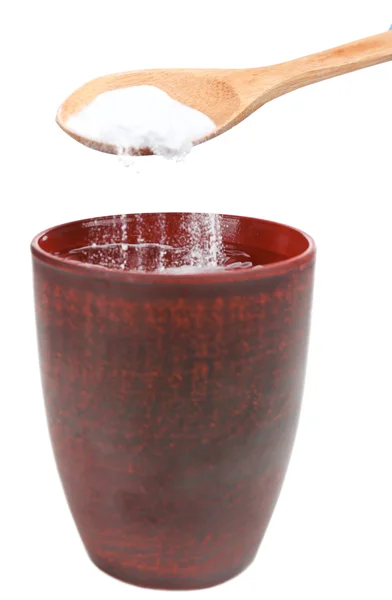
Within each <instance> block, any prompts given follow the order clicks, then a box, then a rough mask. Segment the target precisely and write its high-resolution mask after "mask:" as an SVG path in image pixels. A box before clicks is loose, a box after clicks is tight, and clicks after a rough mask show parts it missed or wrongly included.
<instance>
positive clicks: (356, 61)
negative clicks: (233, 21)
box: [251, 31, 392, 100]
mask: <svg viewBox="0 0 392 600" xmlns="http://www.w3.org/2000/svg"><path fill="white" fill-rule="evenodd" d="M388 60H392V31H386V32H385V33H380V34H378V35H373V36H372V37H368V38H364V39H362V40H359V41H356V42H351V43H350V44H345V45H344V46H338V47H337V48H332V49H331V50H325V51H324V52H319V53H317V54H312V55H310V56H305V57H303V58H297V59H295V60H291V61H289V62H285V63H281V64H278V65H274V66H271V67H267V68H264V69H254V70H252V71H253V78H252V79H253V81H252V83H251V85H252V88H253V90H254V92H256V88H257V83H258V82H259V86H260V88H259V90H260V92H262V91H263V88H264V90H265V82H266V76H267V78H268V80H269V86H268V87H270V92H271V98H269V99H271V100H272V99H273V98H276V97H278V96H281V95H283V94H286V93H287V92H291V91H293V90H295V89H297V88H300V87H304V86H306V85H310V84H312V83H316V82H317V81H323V80H324V79H330V78H331V77H336V76H337V75H343V74H344V73H350V72H351V71H357V70H358V69H363V68H365V67H371V66H372V65H377V64H379V63H383V62H387V61H388Z"/></svg>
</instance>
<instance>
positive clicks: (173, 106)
mask: <svg viewBox="0 0 392 600" xmlns="http://www.w3.org/2000/svg"><path fill="white" fill-rule="evenodd" d="M66 124H67V127H68V129H70V130H71V131H73V132H74V133H76V134H77V135H80V136H81V137H85V138H88V139H90V140H94V141H95V142H101V143H106V144H112V145H114V146H115V147H116V149H117V153H118V154H119V155H120V156H123V157H124V155H127V154H128V155H129V154H134V153H136V154H137V153H138V152H139V151H141V150H143V149H146V148H149V149H150V150H151V151H152V152H153V154H158V155H160V156H164V157H166V158H182V157H184V156H185V155H186V154H188V152H190V150H191V149H192V145H193V142H194V141H196V140H198V139H200V138H203V137H205V136H206V135H208V134H210V133H212V132H213V131H215V129H216V126H215V123H214V122H213V121H212V120H211V119H210V118H209V117H207V115H205V114H203V113H202V112H200V111H198V110H195V109H194V108H191V107H190V106H186V105H185V104H182V103H181V102H177V101H176V100H174V99H173V98H171V97H170V96H169V95H168V94H166V92H164V91H163V90H160V89H159V88H157V87H155V86H152V85H140V86H133V87H126V88H120V89H117V90H110V91H108V92H105V93H103V94H100V95H99V96H97V97H96V98H95V99H94V100H93V101H92V102H91V103H90V104H88V105H87V106H85V107H84V108H83V109H82V110H81V111H80V112H79V113H76V114H75V115H73V116H71V117H70V118H69V119H68V121H67V123H66Z"/></svg>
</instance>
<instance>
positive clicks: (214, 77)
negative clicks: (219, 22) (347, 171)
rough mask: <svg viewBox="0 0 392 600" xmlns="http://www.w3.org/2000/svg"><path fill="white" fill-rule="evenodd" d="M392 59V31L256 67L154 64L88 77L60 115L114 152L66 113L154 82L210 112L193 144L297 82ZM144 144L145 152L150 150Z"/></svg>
mask: <svg viewBox="0 0 392 600" xmlns="http://www.w3.org/2000/svg"><path fill="white" fill-rule="evenodd" d="M389 60H392V31H387V32H385V33H381V34H379V35H374V36H372V37H368V38H365V39H362V40H359V41H356V42H352V43H350V44H345V45H343V46H338V47H337V48H332V49H331V50H325V51H324V52H319V53H317V54H312V55H310V56H306V57H303V58H298V59H295V60H291V61H289V62H285V63H281V64H278V65H273V66H269V67H261V68H254V69H188V70H186V69H155V70H149V71H130V72H127V73H117V74H113V75H106V76H103V77H99V78H98V79H94V80H93V81H90V82H89V83H86V84H85V85H83V86H82V87H81V88H79V89H78V90H76V91H75V92H73V94H71V96H69V97H68V98H67V100H66V101H65V102H64V103H63V104H62V105H61V106H60V108H59V110H58V112H57V117H56V121H57V123H58V125H59V126H60V127H61V128H62V129H63V130H64V131H65V132H66V133H68V134H69V135H71V136H72V137H73V138H75V139H76V140H77V141H79V142H81V143H83V144H85V145H86V146H89V147H91V148H94V149H96V150H100V151H101V152H109V153H112V154H113V153H116V147H115V146H113V145H110V144H104V143H100V142H99V141H97V140H89V139H86V138H82V137H80V136H78V135H76V134H75V133H74V132H72V131H70V130H69V129H68V128H67V120H68V118H69V117H70V116H71V115H73V114H75V113H77V112H79V111H80V110H81V109H82V108H84V107H85V106H86V105H87V104H89V103H90V102H91V101H92V100H94V98H96V96H98V95H99V94H102V93H104V92H107V91H109V90H113V89H117V88H123V87H129V86H135V85H154V86H156V87H159V88H161V89H162V90H164V91H165V92H167V93H168V94H169V95H170V96H171V97H172V98H174V99H175V100H178V101H180V102H182V103H183V104H187V105H188V106H191V107H192V108H196V109H198V110H200V111H201V112H203V113H205V114H206V115H208V116H209V117H210V118H211V119H212V120H213V121H214V123H215V124H216V130H215V131H214V132H213V133H212V134H211V135H209V136H208V137H205V138H203V139H199V140H195V144H199V143H202V142H205V141H207V140H208V139H211V138H213V137H216V136H218V135H220V134H222V133H224V132H225V131H227V130H228V129H231V127H233V126H234V125H237V124H238V123H240V122H241V121H242V120H243V119H245V118H246V117H248V116H249V115H250V114H252V113H253V112H254V111H255V110H257V109H258V108H260V107H261V106H262V105H263V104H266V103H267V102H269V101H271V100H273V99H274V98H277V97H279V96H282V95H283V94H287V93H288V92H292V91H293V90H296V89H298V88H301V87H304V86H306V85H310V84H312V83H316V82H318V81H323V80H324V79H329V78H331V77H336V76H338V75H343V74H344V73H350V72H351V71H356V70H358V69H363V68H365V67H371V66H373V65H377V64H379V63H383V62H386V61H389ZM148 153H149V150H148V149H145V151H143V154H148Z"/></svg>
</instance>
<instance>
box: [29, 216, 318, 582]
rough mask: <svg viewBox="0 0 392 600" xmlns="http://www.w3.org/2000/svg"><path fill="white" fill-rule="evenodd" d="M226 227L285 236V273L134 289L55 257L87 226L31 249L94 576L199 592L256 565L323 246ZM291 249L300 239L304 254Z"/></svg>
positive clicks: (49, 384) (54, 401)
mask: <svg viewBox="0 0 392 600" xmlns="http://www.w3.org/2000/svg"><path fill="white" fill-rule="evenodd" d="M176 218H177V219H178V218H179V216H178V215H177V216H176V215H172V216H170V215H168V219H176ZM131 219H132V217H130V220H131ZM230 219H232V220H233V221H231V220H230ZM234 219H237V222H236V224H235V223H234ZM173 222H174V221H173ZM227 223H228V226H227V227H226V230H227V231H228V232H230V231H231V232H232V234H233V236H234V237H235V236H236V235H237V236H239V237H241V236H242V237H243V239H245V238H246V239H249V240H250V241H251V243H252V244H256V243H258V244H259V246H260V248H262V245H263V243H265V240H267V241H268V240H269V241H268V244H269V247H270V248H271V246H273V244H274V240H276V239H278V237H279V236H282V235H283V234H282V232H283V233H284V235H283V237H286V238H287V239H286V243H285V244H284V243H283V242H279V243H280V244H282V243H283V245H286V248H289V250H288V251H287V253H288V254H287V256H288V260H287V261H284V262H280V263H276V264H274V265H269V266H267V267H266V268H264V269H257V270H254V271H252V273H251V272H250V271H249V272H248V276H246V274H245V275H244V273H240V272H238V274H234V275H233V274H231V275H230V276H229V275H228V274H226V276H225V275H221V274H220V275H219V277H214V276H213V275H211V274H208V275H205V276H201V275H194V276H190V277H181V276H177V277H176V276H170V277H169V276H167V277H165V276H162V275H155V276H152V275H150V276H149V275H148V274H138V275H137V276H136V275H135V276H128V277H127V274H124V273H119V272H117V274H114V273H112V272H110V271H106V272H104V271H103V270H99V269H94V268H90V269H89V268H88V266H85V265H76V266H75V265H72V263H71V264H69V263H67V264H65V261H64V264H62V262H61V259H59V258H52V257H51V253H52V252H54V249H55V248H58V249H61V248H60V246H61V244H63V246H64V244H65V245H66V244H67V243H68V242H67V240H69V239H70V238H72V239H76V238H77V236H78V235H79V234H80V231H81V229H82V227H85V226H83V225H82V224H78V223H76V224H72V225H67V226H64V227H63V228H57V229H55V230H49V231H47V232H45V234H42V235H41V236H38V237H37V238H36V239H35V240H34V242H33V255H34V278H35V300H36V316H37V329H38V341H39V352H40V362H41V372H42V381H43V389H44V396H45V403H46V410H47V416H48V422H49V430H50V435H51V440H52V444H53V448H54V453H55V456H56V461H57V466H58V470H59V473H60V477H61V480H62V482H63V486H64V490H65V493H66V496H67V499H68V503H69V506H70V509H71V511H72V514H73V517H74V519H75V522H76V525H77V527H78V530H79V533H80V535H81V538H82V540H83V542H84V544H85V547H86V549H87V552H88V554H89V555H90V557H91V559H92V560H93V562H94V563H95V564H96V565H97V566H98V567H100V568H101V569H102V570H104V571H106V572H107V573H109V574H111V575H113V576H115V577H117V578H119V579H122V580H125V581H127V582H131V583H135V584H138V585H142V586H148V587H157V588H166V589H192V588H203V587H207V586H211V585H215V584H217V583H220V582H223V581H225V580H227V579H229V578H231V577H233V576H235V575H236V574H238V573H240V572H241V571H242V570H243V569H244V568H245V567H246V566H247V565H249V563H250V562H251V561H252V559H253V558H254V556H255V554H256V552H257V549H258V546H259V544H260V542H261V539H262V537H263V535H264V532H265V530H266V528H267V525H268V522H269V520H270V517H271V515H272V512H273V509H274V506H275V503H276V501H277V498H278V495H279V491H280V489H281V486H282V482H283V479H284V476H285V472H286V468H287V465H288V461H289V457H290V453H291V449H292V445H293V441H294V436H295V432H296V427H297V421H298V416H299V410H300V403H301V396H302V388H303V382H304V374H305V365H306V354H307V343H308V332H309V318H310V309H311V297H312V286H313V267H314V247H313V242H312V241H311V240H310V239H309V238H307V237H305V236H304V235H303V234H301V233H299V232H298V231H296V230H291V229H290V228H284V227H283V226H280V225H277V224H273V223H268V222H264V221H259V220H256V219H243V218H240V217H238V218H234V217H227ZM233 223H234V224H233ZM67 228H68V229H67ZM264 230H265V235H263V231H264ZM78 231H79V233H77V232H78ZM274 231H275V235H274ZM59 232H60V233H59ZM64 232H65V233H64ZM67 232H68V233H67ZM72 232H73V233H72ZM75 232H76V233H75ZM233 232H234V233H233ZM247 232H248V233H247ZM290 232H292V233H290ZM60 234H61V235H60ZM80 235H82V234H80ZM227 235H229V233H227ZM290 235H291V236H292V238H293V239H294V238H296V236H297V237H298V240H299V236H301V243H302V246H301V244H300V243H299V242H298V244H297V246H298V248H297V252H298V253H297V254H295V244H294V243H292V241H290V240H289V236H290ZM244 236H245V238H244ZM232 239H233V238H232ZM255 240H256V241H255ZM45 243H46V246H45ZM50 244H52V246H51V245H50ZM290 244H292V245H291V246H290ZM44 248H46V250H45V249H44ZM48 249H49V250H48ZM266 249H268V248H266ZM275 249H276V248H275ZM301 249H302V250H301ZM299 250H301V252H300V251H299ZM290 253H291V255H290ZM257 271H258V273H257ZM250 273H251V274H250ZM247 277H248V278H247ZM59 543H61V542H60V541H59Z"/></svg>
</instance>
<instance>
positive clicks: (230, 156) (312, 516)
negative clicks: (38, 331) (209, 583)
mask: <svg viewBox="0 0 392 600" xmlns="http://www.w3.org/2000/svg"><path fill="white" fill-rule="evenodd" d="M391 9H392V6H391V3H390V0H388V1H386V0H385V1H382V0H378V1H377V0H375V1H373V2H371V3H370V2H361V3H360V2H358V0H356V1H354V0H345V1H342V0H330V1H329V2H326V3H321V2H313V1H310V0H307V1H306V0H296V1H295V2H293V1H292V0H280V1H279V0H274V1H269V2H267V1H261V0H259V1H257V2H256V1H254V0H241V2H229V1H228V0H208V1H204V0H198V1H197V2H186V1H184V0H179V1H176V0H157V1H156V2H153V1H151V0H150V1H149V2H147V1H142V0H140V2H138V3H136V2H134V1H132V0H128V1H116V0H113V1H111V2H100V1H98V0H94V1H90V0H88V1H87V0H85V1H83V0H68V1H67V2H65V3H64V2H59V1H58V0H51V1H44V0H35V1H34V2H31V1H27V0H26V1H25V2H21V1H15V2H12V3H4V7H3V8H2V9H0V10H1V15H0V28H1V32H0V33H1V35H0V44H1V46H2V48H1V57H2V67H1V75H2V80H3V84H4V86H2V87H3V91H2V92H1V94H2V95H1V97H0V102H1V126H0V132H1V138H0V142H1V144H0V152H1V154H2V160H1V178H0V186H1V193H0V194H1V195H0V197H1V213H0V214H1V235H2V244H1V248H2V251H1V280H0V286H1V295H0V302H1V311H0V315H1V330H0V339H1V347H2V350H3V358H2V360H1V363H0V364H1V367H0V368H1V406H2V421H1V436H0V440H1V463H2V465H1V480H2V484H3V491H2V494H1V497H0V498H1V499H0V502H1V513H0V514H1V533H0V552H1V554H2V557H1V565H2V569H1V571H2V572H1V575H0V595H1V596H2V598H4V599H5V600H13V599H19V598H27V597H28V598H46V597H48V598H56V600H62V599H69V598H73V599H76V600H78V599H79V598H80V599H82V598H95V599H96V600H99V599H103V598H105V599H106V598H111V599H117V598H118V599H123V598H130V597H132V598H152V597H153V596H154V597H159V594H160V593H161V592H153V591H149V590H142V589H138V588H133V587H130V586H127V585H126V584H123V583H120V582H118V581H116V580H114V579H111V578H109V577H107V576H106V575H104V574H103V573H101V572H100V571H99V570H98V569H96V568H95V567H94V566H93V565H92V564H91V563H90V562H89V560H88V558H87V556H86V554H85V551H84V549H83V546H82V544H81V542H80V540H79V537H78V534H77V532H76V529H75V526H74V524H73V521H72V518H71V516H70V513H69V511H68V508H67V505H66V501H65V498H64V496H63V492H62V488H61V485H60V481H59V478H58V476H57V472H56V469H55V464H54V459H53V457H52V452H51V447H50V442H49V438H48V433H47V428H46V421H45V414H44V409H43V401H42V394H41V387H40V380H39V371H38V360H37V350H36V341H35V325H34V314H33V298H32V282H31V265H30V256H29V252H30V251H29V243H30V240H31V238H32V237H33V235H35V234H36V233H38V231H41V230H42V229H44V228H46V227H48V226H52V225H55V224H58V223H61V222H64V221H68V220H74V219H78V218H83V217H93V216H98V215H103V214H113V213H122V212H140V211H160V210H166V211H172V210H180V211H181V210H184V211H192V210H193V211H209V212H211V211H215V212H226V213H234V214H243V215H252V216H256V217H265V218H268V219H273V220H277V221H281V222H284V223H288V224H290V225H293V226H297V227H299V228H302V229H304V230H305V231H306V232H308V233H310V234H311V235H312V236H313V237H314V238H315V240H316V242H317V245H318V266H317V279H316V289H315V301H314V313H313V328H312V338H311V346H310V355H309V363H308V374H307V384H306V392H305V396H304V403H303V412H302V418H301V422H300V427H299V430H298V436H297V442H296V445H295V450H294V453H293V457H292V461H291V465H290V468H289V472H288V476H287V478H286V482H285V485H284V489H283V491H282V494H281V497H280V500H279V502H278V505H277V508H276V510H275V513H274V516H273V519H272V521H271V524H270V527H269V529H268V532H267V534H266V536H265V538H264V541H263V543H262V546H261V548H260V551H259V554H258V556H257V559H256V561H255V562H254V564H253V565H252V566H251V567H250V568H249V569H248V570H247V571H246V572H245V573H244V574H243V575H241V576H240V577H238V578H237V579H235V580H233V581H231V582H229V583H227V584H225V585H223V586H219V587H217V588H213V589H210V590H206V591H202V592H194V594H195V597H196V596H197V595H198V594H199V595H200V596H203V597H205V598H208V597H210V598H226V597H227V596H234V595H235V596H238V594H243V595H244V596H246V597H247V598H250V599H253V598H254V599H255V600H256V599H259V598H266V599H267V598H268V600H275V599H279V600H280V599H286V598H292V597H294V598H297V597H298V598H301V599H302V600H308V599H309V600H314V599H317V600H323V599H328V600H330V599H331V598H334V599H338V600H340V599H342V600H343V599H344V600H346V599H347V598H349V599H351V598H353V599H354V598H355V599H356V600H357V599H358V598H372V599H373V598H374V599H377V600H384V599H390V598H391V597H392V583H391V545H392V542H391V539H392V519H391V506H392V491H391V477H392V469H391V459H392V439H391V433H390V432H391V417H392V408H391V406H392V392H391V353H392V351H391V339H392V317H391V314H392V311H391V294H390V290H391V286H390V279H391V241H390V240H391V224H390V203H391V199H392V191H391V156H392V152H391V150H392V143H391V141H392V137H391V107H392V64H391V63H387V64H384V65H380V66H377V67H373V68H371V69H367V70H364V71H359V72H357V73H353V74H350V75H346V76H343V77H340V78H337V79H333V80H329V81H326V82H323V83H319V84H317V85H314V86H311V87H308V88H304V89H301V90H299V91H297V92H294V93H292V94H289V95H287V96H284V97H282V98H280V99H278V100H275V101H273V102H272V103H271V104H269V105H266V106H264V107H263V108H261V109H260V110H259V111H258V112H257V113H256V114H254V115H253V116H252V117H250V118H249V119H248V120H247V121H245V122H243V123H242V124H240V125H239V126H238V127H236V128H235V129H234V130H232V131H230V132H228V133H227V134H225V135H223V136H222V137H220V138H217V139H216V140H213V141H211V142H209V143H208V144H205V145H203V146H200V147H198V148H196V149H195V150H194V152H193V153H192V155H191V156H190V157H189V160H187V161H186V163H185V164H184V165H166V164H161V163H159V161H158V163H159V164H158V163H157V162H154V163H148V166H147V165H146V167H145V169H143V172H142V173H141V174H140V175H136V174H135V173H133V172H131V171H130V170H129V169H128V170H127V169H125V168H123V167H121V166H120V165H119V164H118V162H117V160H116V158H115V157H111V156H107V155H103V154H99V153H97V152H94V151H92V150H89V149H87V148H85V147H83V146H81V145H79V144H77V143H76V142H75V141H73V140H72V139H71V138H69V137H67V136H66V135H65V134H64V133H62V132H61V130H60V129H59V128H58V127H57V126H56V125H55V123H54V117H55V112H56V109H57V107H58V105H59V104H60V103H61V102H62V101H63V100H64V99H65V98H66V96H67V95H68V94H69V93H71V92H72V91H73V90H74V89H75V88H76V87H78V86H79V85H81V84H83V83H84V82H85V81H88V80H90V79H92V78H93V77H96V76H99V75H101V74H106V73H111V72H116V71H122V70H133V69H143V68H151V67H166V66H172V67H250V66H261V65H266V64H272V63H276V62H280V61H284V60H288V59H291V58H295V57H297V56H301V55H305V54H309V53H312V52H316V51H319V50H323V49H326V48H328V47H332V46H336V45H338V44H341V43H345V42H349V41H352V40H355V39H359V38H361V37H365V36H368V35H373V34H376V33H380V32H382V31H384V30H386V29H388V27H389V25H390V23H391V22H392V10H391ZM391 35H392V33H391ZM146 160H154V159H146ZM3 588H4V590H3ZM165 594H166V597H167V595H168V593H167V592H166V593H165ZM169 594H170V593H169ZM180 596H181V593H180V594H179V596H177V594H176V597H180ZM173 597H174V593H173Z"/></svg>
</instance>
